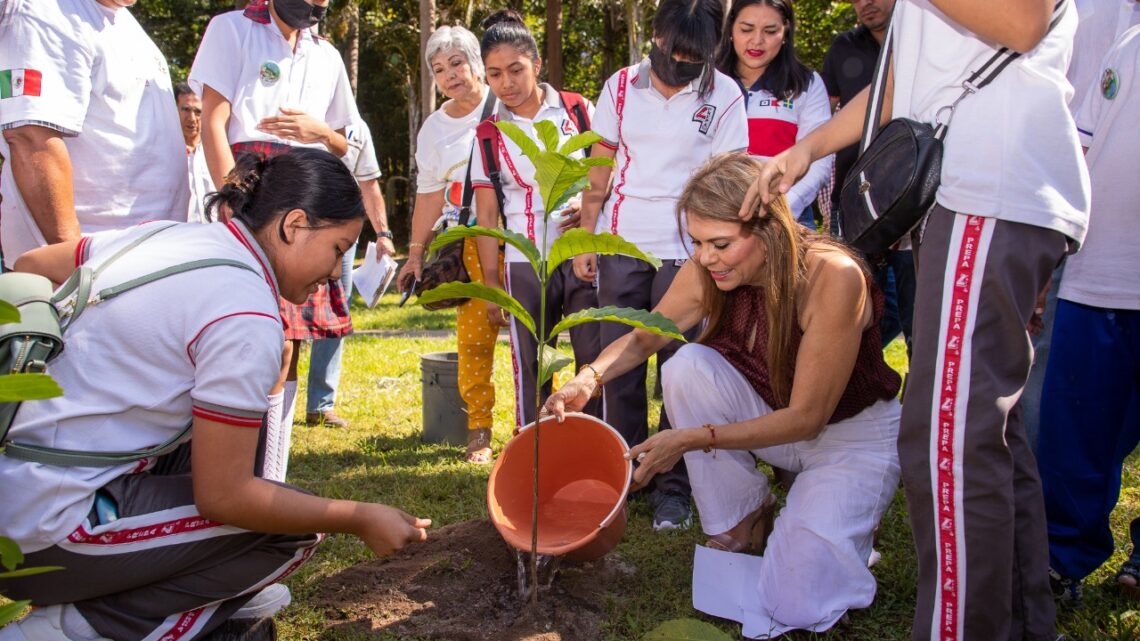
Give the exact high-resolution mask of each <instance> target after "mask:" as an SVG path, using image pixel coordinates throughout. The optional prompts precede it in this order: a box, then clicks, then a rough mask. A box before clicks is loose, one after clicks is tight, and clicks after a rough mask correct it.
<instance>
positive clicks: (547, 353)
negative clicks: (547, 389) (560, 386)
mask: <svg viewBox="0 0 1140 641" xmlns="http://www.w3.org/2000/svg"><path fill="white" fill-rule="evenodd" d="M551 335H552V336H553V334H551ZM573 362H574V357H573V356H569V355H567V354H566V353H565V352H560V351H558V350H556V349H554V348H553V347H546V348H543V349H542V364H541V365H539V368H538V384H539V386H542V385H545V384H546V381H549V380H550V379H551V378H553V377H554V374H555V373H556V372H559V371H561V370H562V369H563V368H565V367H566V366H567V365H569V364H570V363H573Z"/></svg>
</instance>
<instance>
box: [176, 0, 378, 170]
mask: <svg viewBox="0 0 1140 641" xmlns="http://www.w3.org/2000/svg"><path fill="white" fill-rule="evenodd" d="M188 81H189V83H190V86H191V87H193V89H194V91H195V92H197V93H198V94H199V95H201V94H202V93H203V86H204V85H205V86H209V87H210V88H211V89H213V90H214V91H216V92H218V93H219V94H221V96H222V97H223V98H225V99H226V100H227V101H228V102H229V103H230V110H231V113H230V119H229V123H228V124H227V125H226V137H227V139H228V140H229V142H230V144H234V143H239V142H256V141H265V142H274V143H281V144H286V145H291V146H295V147H315V148H319V149H323V148H324V145H323V144H321V143H311V144H302V143H299V142H296V141H291V140H284V139H281V138H278V137H276V136H273V135H271V134H267V133H264V132H262V131H258V129H257V123H259V122H260V121H261V120H262V119H263V118H268V117H270V116H276V115H278V113H279V112H280V109H281V108H283V107H285V108H291V109H299V110H301V111H304V112H305V113H307V114H309V115H310V116H313V117H314V118H317V119H318V120H321V121H323V122H324V123H326V124H327V125H328V126H329V127H331V128H333V129H343V128H344V127H347V126H348V125H350V124H351V123H352V116H353V113H354V109H355V108H354V104H353V98H352V91H351V89H350V87H349V84H348V74H347V72H346V71H345V68H344V62H343V61H342V60H341V57H340V53H339V52H337V50H336V47H333V46H332V44H330V43H329V42H328V41H327V40H325V39H324V38H321V37H319V36H314V35H313V34H312V32H311V31H310V30H308V29H302V30H301V31H300V32H299V33H298V35H297V46H296V49H295V50H294V49H293V48H290V46H289V42H288V41H287V40H286V39H285V36H283V35H282V34H281V30H280V29H279V28H278V27H277V25H276V24H274V22H273V20H272V19H271V18H270V16H269V8H268V5H267V4H265V3H264V2H257V3H253V4H251V5H250V6H249V7H248V8H246V9H245V10H244V11H230V12H227V13H223V14H220V15H217V16H214V18H213V19H212V20H210V24H209V26H207V27H206V33H205V35H203V36H202V44H201V45H199V47H198V54H197V56H195V58H194V64H193V66H192V67H191V68H190V77H189V78H188Z"/></svg>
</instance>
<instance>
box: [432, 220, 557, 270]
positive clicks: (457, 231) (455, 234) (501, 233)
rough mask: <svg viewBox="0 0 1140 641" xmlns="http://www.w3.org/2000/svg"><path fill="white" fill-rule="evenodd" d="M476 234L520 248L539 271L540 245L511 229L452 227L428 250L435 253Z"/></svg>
mask: <svg viewBox="0 0 1140 641" xmlns="http://www.w3.org/2000/svg"><path fill="white" fill-rule="evenodd" d="M476 236H489V237H491V238H497V239H498V240H501V241H503V242H506V243H509V244H510V245H511V246H513V247H514V248H515V249H517V250H519V252H520V253H521V254H522V255H523V256H525V257H526V259H527V260H528V261H530V264H531V266H532V267H534V271H535V273H536V274H537V273H538V265H539V262H540V261H541V260H542V255H541V254H540V253H539V252H538V247H535V245H534V243H532V242H530V239H528V238H527V237H526V236H523V235H522V234H520V233H518V232H514V231H511V230H509V229H498V228H491V227H480V226H478V225H474V226H472V227H463V226H459V227H452V228H451V229H449V230H447V231H445V232H444V233H442V234H440V235H439V236H436V238H435V240H433V241H432V242H431V246H430V247H429V248H428V251H430V252H432V253H434V252H437V251H439V249H440V248H441V247H443V246H444V245H446V244H448V243H450V242H452V241H453V240H457V239H460V238H474V237H476Z"/></svg>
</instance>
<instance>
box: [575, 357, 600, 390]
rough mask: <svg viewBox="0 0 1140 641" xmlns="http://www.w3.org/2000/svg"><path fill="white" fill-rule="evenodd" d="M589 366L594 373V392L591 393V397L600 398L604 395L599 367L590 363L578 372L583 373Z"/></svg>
mask: <svg viewBox="0 0 1140 641" xmlns="http://www.w3.org/2000/svg"><path fill="white" fill-rule="evenodd" d="M587 367H589V368H590V371H591V372H593V373H594V393H593V394H590V398H598V397H599V396H601V395H602V375H601V373H599V372H598V370H597V368H595V367H594V366H593V365H591V364H589V363H586V364H585V365H583V366H582V367H581V369H579V370H578V373H579V374H581V373H582V370H584V369H586V368H587Z"/></svg>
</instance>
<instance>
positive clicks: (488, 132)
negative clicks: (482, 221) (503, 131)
mask: <svg viewBox="0 0 1140 641" xmlns="http://www.w3.org/2000/svg"><path fill="white" fill-rule="evenodd" d="M475 140H476V142H477V143H478V144H479V145H480V149H481V155H482V157H483V167H485V168H486V169H487V178H488V179H489V180H490V181H491V186H492V187H494V188H495V200H496V201H498V203H499V220H500V221H501V222H502V224H503V227H504V228H506V226H507V214H506V212H504V211H503V203H505V202H506V195H505V194H504V193H503V176H502V174H501V173H500V172H499V145H498V142H499V128H498V127H496V126H495V124H494V122H493V121H491V120H484V121H483V122H482V123H480V125H479V127H478V128H476V129H475Z"/></svg>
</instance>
